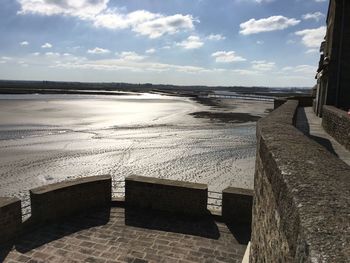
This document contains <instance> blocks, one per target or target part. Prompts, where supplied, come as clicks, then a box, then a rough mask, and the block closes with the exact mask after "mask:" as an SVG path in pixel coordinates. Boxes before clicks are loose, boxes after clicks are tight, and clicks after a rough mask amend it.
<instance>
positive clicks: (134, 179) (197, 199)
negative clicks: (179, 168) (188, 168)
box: [125, 176, 208, 216]
mask: <svg viewBox="0 0 350 263" xmlns="http://www.w3.org/2000/svg"><path fill="white" fill-rule="evenodd" d="M207 199H208V186H207V185H205V184H197V183H189V182H182V181H173V180H165V179H158V178H150V177H143V176H130V177H127V178H125V203H126V206H129V207H139V208H146V209H154V210H160V211H166V212H171V213H180V214H185V215H192V216H201V215H205V214H207V202H208V201H207Z"/></svg>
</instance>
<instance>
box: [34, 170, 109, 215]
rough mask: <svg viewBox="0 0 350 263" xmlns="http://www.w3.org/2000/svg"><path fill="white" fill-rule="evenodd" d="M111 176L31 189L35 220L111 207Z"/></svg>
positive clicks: (87, 178)
mask: <svg viewBox="0 0 350 263" xmlns="http://www.w3.org/2000/svg"><path fill="white" fill-rule="evenodd" d="M111 184H112V180H111V176H109V175H104V176H92V177H85V178H81V179H77V180H72V181H66V182H62V183H56V184H51V185H47V186H43V187H38V188H35V189H32V190H30V199H31V209H32V220H33V221H34V222H44V221H57V220H60V219H61V218H64V217H67V216H69V215H72V214H75V213H79V212H86V211H89V210H90V209H95V208H99V207H106V206H110V203H111V196H112V195H111Z"/></svg>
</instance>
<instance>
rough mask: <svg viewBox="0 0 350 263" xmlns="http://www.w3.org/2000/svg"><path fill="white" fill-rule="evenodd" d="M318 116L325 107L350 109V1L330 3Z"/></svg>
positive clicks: (322, 53) (320, 71)
mask: <svg viewBox="0 0 350 263" xmlns="http://www.w3.org/2000/svg"><path fill="white" fill-rule="evenodd" d="M320 52H321V58H320V63H319V68H318V72H317V93H316V99H315V112H316V113H317V115H319V116H321V115H322V106H323V105H332V106H335V107H337V108H340V109H343V110H346V111H348V110H349V109H350V1H348V0H330V3H329V9H328V15H327V33H326V37H325V41H324V42H323V43H322V44H321V48H320Z"/></svg>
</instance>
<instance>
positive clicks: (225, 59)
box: [211, 51, 246, 63]
mask: <svg viewBox="0 0 350 263" xmlns="http://www.w3.org/2000/svg"><path fill="white" fill-rule="evenodd" d="M211 56H212V57H214V58H215V61H216V62H219V63H231V62H240V61H246V59H245V58H243V57H240V56H237V55H236V52H235V51H217V52H215V53H213V54H211Z"/></svg>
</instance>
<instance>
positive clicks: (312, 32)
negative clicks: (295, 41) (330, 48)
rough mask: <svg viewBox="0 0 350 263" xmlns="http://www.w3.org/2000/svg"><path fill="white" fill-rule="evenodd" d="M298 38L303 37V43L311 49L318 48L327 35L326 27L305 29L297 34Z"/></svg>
mask: <svg viewBox="0 0 350 263" xmlns="http://www.w3.org/2000/svg"><path fill="white" fill-rule="evenodd" d="M295 34H296V35H297V36H301V37H302V43H303V44H304V45H305V46H307V47H309V48H318V47H319V46H320V45H321V43H322V41H323V39H324V36H325V34H326V27H325V26H321V27H319V28H314V29H305V30H301V31H297V32H295Z"/></svg>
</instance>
